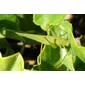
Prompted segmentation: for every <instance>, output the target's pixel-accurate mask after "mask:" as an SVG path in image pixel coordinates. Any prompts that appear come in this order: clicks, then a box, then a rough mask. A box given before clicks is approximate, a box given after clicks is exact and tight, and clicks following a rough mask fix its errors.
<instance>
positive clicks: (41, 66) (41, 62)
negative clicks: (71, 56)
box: [33, 45, 66, 71]
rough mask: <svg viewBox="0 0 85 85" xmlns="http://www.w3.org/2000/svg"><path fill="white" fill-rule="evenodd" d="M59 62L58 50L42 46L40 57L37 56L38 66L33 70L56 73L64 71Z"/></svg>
mask: <svg viewBox="0 0 85 85" xmlns="http://www.w3.org/2000/svg"><path fill="white" fill-rule="evenodd" d="M60 64H61V60H60V48H59V47H57V48H56V49H55V48H52V47H51V46H46V45H45V46H44V48H43V50H42V51H41V53H40V55H39V56H38V65H37V66H34V68H33V70H41V71H42V70H43V71H56V70H62V68H63V70H65V69H66V68H65V67H64V66H62V68H59V67H60Z"/></svg>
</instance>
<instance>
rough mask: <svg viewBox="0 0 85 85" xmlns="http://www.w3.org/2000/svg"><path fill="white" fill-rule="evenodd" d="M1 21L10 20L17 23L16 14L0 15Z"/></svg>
mask: <svg viewBox="0 0 85 85" xmlns="http://www.w3.org/2000/svg"><path fill="white" fill-rule="evenodd" d="M0 20H10V21H13V22H15V20H16V15H14V14H0Z"/></svg>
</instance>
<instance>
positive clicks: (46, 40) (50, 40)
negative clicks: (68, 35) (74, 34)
mask: <svg viewBox="0 0 85 85" xmlns="http://www.w3.org/2000/svg"><path fill="white" fill-rule="evenodd" d="M16 34H18V35H20V36H23V37H26V38H29V39H33V40H35V41H38V42H40V43H43V44H46V45H53V46H54V47H56V46H68V44H69V43H68V41H67V40H65V39H63V38H61V37H54V36H46V35H36V34H27V33H19V32H16Z"/></svg>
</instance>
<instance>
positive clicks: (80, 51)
mask: <svg viewBox="0 0 85 85" xmlns="http://www.w3.org/2000/svg"><path fill="white" fill-rule="evenodd" d="M73 51H74V52H75V54H76V56H78V57H79V59H80V60H81V61H83V62H84V63H85V47H82V46H74V47H73Z"/></svg>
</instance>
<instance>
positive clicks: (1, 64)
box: [0, 53, 24, 71]
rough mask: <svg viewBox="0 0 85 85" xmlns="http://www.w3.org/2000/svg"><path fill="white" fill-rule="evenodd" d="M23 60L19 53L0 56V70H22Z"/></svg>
mask: <svg viewBox="0 0 85 85" xmlns="http://www.w3.org/2000/svg"><path fill="white" fill-rule="evenodd" d="M23 70H24V61H23V58H22V56H21V54H20V53H16V54H14V55H11V56H8V57H0V71H23Z"/></svg>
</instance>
